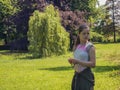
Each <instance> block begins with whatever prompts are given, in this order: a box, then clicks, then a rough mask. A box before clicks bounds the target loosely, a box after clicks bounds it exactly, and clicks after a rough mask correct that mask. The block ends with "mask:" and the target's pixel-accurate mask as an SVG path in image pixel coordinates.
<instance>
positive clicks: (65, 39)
mask: <svg viewBox="0 0 120 90" xmlns="http://www.w3.org/2000/svg"><path fill="white" fill-rule="evenodd" d="M28 39H29V42H30V45H29V50H30V52H31V53H32V55H33V56H34V57H47V56H51V55H53V54H55V55H61V54H64V53H66V52H67V50H68V45H69V34H68V33H67V32H66V31H65V29H64V28H63V27H62V26H61V23H60V17H59V14H58V10H55V9H54V7H53V6H52V5H50V6H48V7H46V10H45V12H42V13H40V12H39V11H35V12H34V13H33V16H31V17H30V20H29V31H28Z"/></svg>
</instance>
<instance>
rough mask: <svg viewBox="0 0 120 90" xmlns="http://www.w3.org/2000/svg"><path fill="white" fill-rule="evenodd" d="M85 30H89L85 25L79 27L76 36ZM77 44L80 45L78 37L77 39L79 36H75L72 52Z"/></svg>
mask: <svg viewBox="0 0 120 90" xmlns="http://www.w3.org/2000/svg"><path fill="white" fill-rule="evenodd" d="M87 28H89V27H88V25H86V24H82V25H80V27H79V28H78V34H80V33H81V32H82V31H83V30H84V29H87ZM78 44H80V37H79V35H77V38H76V41H75V44H74V46H73V51H74V50H75V49H76V47H77V45H78Z"/></svg>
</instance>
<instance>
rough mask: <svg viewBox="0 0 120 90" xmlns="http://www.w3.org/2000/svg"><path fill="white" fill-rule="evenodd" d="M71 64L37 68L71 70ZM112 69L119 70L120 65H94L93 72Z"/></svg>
mask: <svg viewBox="0 0 120 90" xmlns="http://www.w3.org/2000/svg"><path fill="white" fill-rule="evenodd" d="M72 69H73V68H72V67H71V66H61V67H52V68H40V69H39V70H49V71H66V70H72ZM113 70H120V65H118V66H96V67H95V68H94V69H93V71H94V72H108V71H113Z"/></svg>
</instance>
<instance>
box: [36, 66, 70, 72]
mask: <svg viewBox="0 0 120 90" xmlns="http://www.w3.org/2000/svg"><path fill="white" fill-rule="evenodd" d="M38 70H49V71H67V70H72V67H71V66H61V67H52V68H39V69H38Z"/></svg>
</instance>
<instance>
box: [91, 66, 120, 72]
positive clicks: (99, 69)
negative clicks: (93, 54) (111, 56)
mask: <svg viewBox="0 0 120 90" xmlns="http://www.w3.org/2000/svg"><path fill="white" fill-rule="evenodd" d="M113 70H120V65H116V66H96V67H95V68H94V69H93V71H94V72H108V71H113Z"/></svg>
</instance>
